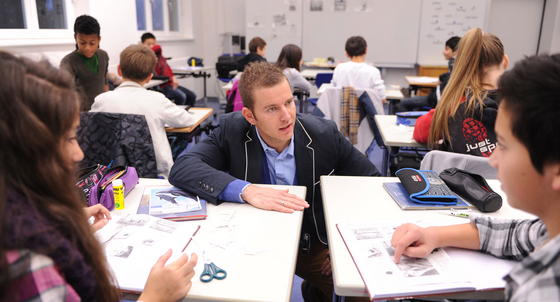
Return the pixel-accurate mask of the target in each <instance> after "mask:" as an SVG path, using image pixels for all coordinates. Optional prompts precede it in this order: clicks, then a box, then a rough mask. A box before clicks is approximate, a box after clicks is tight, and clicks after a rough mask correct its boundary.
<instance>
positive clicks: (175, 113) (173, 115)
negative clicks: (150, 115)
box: [162, 98, 194, 128]
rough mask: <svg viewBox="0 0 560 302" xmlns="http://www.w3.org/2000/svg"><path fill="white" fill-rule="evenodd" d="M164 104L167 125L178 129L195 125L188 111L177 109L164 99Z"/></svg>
mask: <svg viewBox="0 0 560 302" xmlns="http://www.w3.org/2000/svg"><path fill="white" fill-rule="evenodd" d="M162 103H163V108H164V112H165V123H166V124H167V125H169V126H171V127H177V128H180V127H189V126H192V125H194V118H193V117H192V115H190V114H189V113H188V112H187V110H185V109H181V108H179V107H177V105H175V104H174V103H173V102H171V101H170V100H168V99H167V98H164V100H163V102H162Z"/></svg>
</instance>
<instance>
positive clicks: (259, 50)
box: [237, 37, 266, 72]
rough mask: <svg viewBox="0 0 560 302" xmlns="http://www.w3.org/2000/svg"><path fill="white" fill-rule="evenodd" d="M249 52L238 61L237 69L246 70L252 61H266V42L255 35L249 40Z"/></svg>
mask: <svg viewBox="0 0 560 302" xmlns="http://www.w3.org/2000/svg"><path fill="white" fill-rule="evenodd" d="M249 52H250V53H249V54H248V55H246V56H245V57H244V58H243V59H241V60H239V62H237V71H241V72H242V71H243V70H245V66H246V65H247V64H249V63H251V62H260V61H266V59H265V58H264V55H265V54H266V42H265V41H264V40H263V39H261V38H259V37H254V38H253V39H251V42H249Z"/></svg>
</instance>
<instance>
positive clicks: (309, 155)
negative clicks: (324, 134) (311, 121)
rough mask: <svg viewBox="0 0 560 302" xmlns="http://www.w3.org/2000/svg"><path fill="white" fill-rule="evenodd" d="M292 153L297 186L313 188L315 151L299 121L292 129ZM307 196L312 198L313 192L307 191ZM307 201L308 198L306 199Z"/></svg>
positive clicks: (297, 120)
mask: <svg viewBox="0 0 560 302" xmlns="http://www.w3.org/2000/svg"><path fill="white" fill-rule="evenodd" d="M294 140H295V141H294V153H295V157H296V167H297V169H296V170H297V171H296V173H297V176H298V185H300V186H306V187H308V188H313V190H311V191H314V190H315V187H314V184H315V182H316V180H315V151H314V150H313V148H312V147H311V146H310V145H311V142H312V139H311V137H309V136H308V134H307V132H306V131H305V128H304V127H303V125H302V124H301V122H300V120H299V119H296V122H295V127H294ZM307 194H308V196H313V192H310V190H308V191H307ZM306 199H307V200H309V198H306Z"/></svg>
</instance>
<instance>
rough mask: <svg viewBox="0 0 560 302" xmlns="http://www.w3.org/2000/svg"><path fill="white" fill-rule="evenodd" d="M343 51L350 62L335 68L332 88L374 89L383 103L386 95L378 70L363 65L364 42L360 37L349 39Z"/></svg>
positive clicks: (365, 50)
mask: <svg viewBox="0 0 560 302" xmlns="http://www.w3.org/2000/svg"><path fill="white" fill-rule="evenodd" d="M345 49H346V56H347V57H348V58H350V61H349V62H345V63H341V64H338V66H336V68H335V69H334V73H333V78H332V82H331V83H332V85H333V86H334V87H354V88H363V89H367V88H370V89H375V90H377V91H379V96H380V97H381V99H382V101H383V103H385V102H386V101H387V98H386V95H387V94H386V91H385V84H384V82H383V80H382V79H381V73H380V72H379V69H377V68H375V67H373V66H370V65H368V64H366V63H365V60H366V54H367V50H368V47H367V43H366V40H365V39H364V38H362V37H360V36H354V37H350V38H348V40H347V41H346V46H345Z"/></svg>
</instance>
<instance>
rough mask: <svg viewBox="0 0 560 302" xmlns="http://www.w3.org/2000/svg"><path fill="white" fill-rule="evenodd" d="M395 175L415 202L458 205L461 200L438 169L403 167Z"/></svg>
mask: <svg viewBox="0 0 560 302" xmlns="http://www.w3.org/2000/svg"><path fill="white" fill-rule="evenodd" d="M395 175H396V176H397V177H398V178H399V180H400V181H401V183H402V184H403V186H404V188H405V189H406V191H407V192H408V194H409V195H410V199H412V201H414V202H417V203H423V204H436V205H456V204H457V203H458V202H459V198H458V197H457V196H456V195H455V193H453V191H451V189H449V187H448V186H447V185H446V184H445V182H444V181H443V179H441V178H440V177H439V175H438V174H437V172H436V171H432V170H416V169H412V168H403V169H400V170H398V171H397V172H396V173H395Z"/></svg>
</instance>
